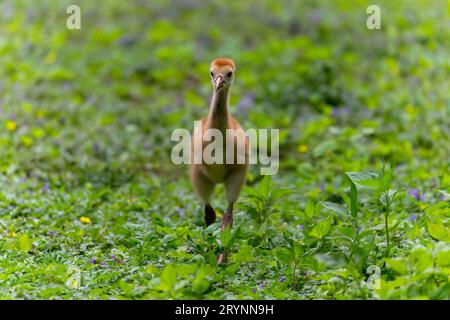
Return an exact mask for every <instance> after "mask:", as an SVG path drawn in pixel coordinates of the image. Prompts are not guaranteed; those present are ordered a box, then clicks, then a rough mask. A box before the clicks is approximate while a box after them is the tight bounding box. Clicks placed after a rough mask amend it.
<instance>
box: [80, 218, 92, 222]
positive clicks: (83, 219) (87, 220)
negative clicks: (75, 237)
mask: <svg viewBox="0 0 450 320" xmlns="http://www.w3.org/2000/svg"><path fill="white" fill-rule="evenodd" d="M80 221H81V222H84V223H91V222H92V221H91V219H90V218H89V217H81V218H80Z"/></svg>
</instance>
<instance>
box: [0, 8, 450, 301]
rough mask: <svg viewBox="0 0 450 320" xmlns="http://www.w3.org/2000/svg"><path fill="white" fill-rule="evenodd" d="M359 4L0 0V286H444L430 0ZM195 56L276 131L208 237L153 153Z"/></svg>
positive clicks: (73, 290) (179, 289)
mask: <svg viewBox="0 0 450 320" xmlns="http://www.w3.org/2000/svg"><path fill="white" fill-rule="evenodd" d="M72 3H76V4H78V5H80V7H81V11H82V29H81V30H68V29H67V28H66V18H67V16H68V15H67V14H66V12H65V11H66V7H67V6H68V5H69V4H72ZM370 4H372V3H371V2H369V1H344V0H342V1H321V2H316V1H288V0H286V1H280V0H264V1H262V0H261V1H257V2H256V1H199V0H183V1H181V0H180V1H174V2H173V4H172V5H169V4H168V3H167V1H162V0H151V1H150V0H149V1H119V0H117V1H113V0H110V1H87V0H85V1H72V0H71V1H65V0H63V1H45V0H40V1H32V0H29V1H24V0H4V1H2V2H1V3H0V12H1V13H0V16H1V18H0V65H1V68H0V150H1V153H0V298H2V299H42V298H51V299H111V298H114V299H154V298H164V299H165V298H173V299H179V298H192V299H314V298H320V299H372V298H375V299H449V298H450V284H449V280H450V245H449V243H450V230H449V225H450V205H449V200H450V195H449V192H450V173H449V164H450V163H449V154H450V144H449V124H450V123H449V119H450V118H449V116H450V96H449V88H450V77H449V74H450V56H449V48H450V35H449V28H448V26H449V18H448V17H449V14H450V5H449V2H446V1H435V2H432V4H430V2H428V1H424V0H419V1H414V2H410V1H384V0H383V1H377V4H378V5H379V6H380V8H381V15H382V16H381V18H382V29H381V30H368V29H367V28H366V19H367V17H368V15H367V14H366V8H367V6H368V5H370ZM217 56H228V57H231V58H233V59H234V60H235V61H236V63H237V73H236V81H235V85H234V87H233V91H232V98H231V103H232V106H233V107H232V113H233V114H234V115H235V116H236V118H237V119H238V120H239V121H240V122H241V123H242V125H243V126H244V127H245V128H279V129H280V170H279V173H278V174H277V175H275V176H273V177H262V176H260V175H259V168H258V166H252V168H251V172H250V174H249V178H248V183H247V185H246V186H245V189H244V190H243V193H242V195H241V198H240V201H239V202H238V203H237V205H236V213H235V218H234V227H233V229H232V230H231V232H225V233H221V232H220V231H219V223H216V224H213V225H211V226H210V227H208V228H205V227H204V226H203V214H202V208H201V207H200V203H199V202H198V201H197V199H196V197H195V196H194V194H193V192H192V188H191V186H190V183H189V180H188V175H187V167H186V166H175V165H174V164H172V163H171V161H170V152H171V148H172V147H173V145H174V143H173V142H171V141H170V134H171V132H172V130H173V129H175V128H188V129H190V130H191V129H192V127H193V121H194V120H196V119H199V118H201V117H203V116H204V115H205V114H206V113H207V108H208V105H209V98H210V93H211V84H210V83H209V70H208V68H209V62H210V61H211V60H212V59H213V58H215V57H217ZM223 193H224V192H223V188H222V187H221V188H219V189H218V190H217V194H218V195H219V194H220V196H219V197H218V200H217V202H215V203H213V204H214V206H215V207H216V208H218V210H219V214H221V213H223V212H224V210H225V206H226V201H225V199H224V196H223ZM218 222H219V220H218ZM223 251H226V252H229V253H230V259H229V261H228V263H226V264H221V265H217V263H216V257H217V254H218V253H219V252H223Z"/></svg>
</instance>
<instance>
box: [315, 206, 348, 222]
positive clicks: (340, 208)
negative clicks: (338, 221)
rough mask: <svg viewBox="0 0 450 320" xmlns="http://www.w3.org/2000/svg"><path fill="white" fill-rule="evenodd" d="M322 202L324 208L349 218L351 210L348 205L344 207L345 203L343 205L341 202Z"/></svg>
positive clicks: (346, 218)
mask: <svg viewBox="0 0 450 320" xmlns="http://www.w3.org/2000/svg"><path fill="white" fill-rule="evenodd" d="M321 204H322V206H323V207H324V208H326V209H329V210H331V211H333V212H334V213H336V214H337V215H339V216H340V217H341V218H343V219H344V220H348V218H349V212H348V209H347V208H346V207H344V206H343V205H341V204H339V203H334V202H328V201H323V202H321Z"/></svg>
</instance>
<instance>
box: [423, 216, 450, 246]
mask: <svg viewBox="0 0 450 320" xmlns="http://www.w3.org/2000/svg"><path fill="white" fill-rule="evenodd" d="M427 224H428V232H429V234H430V235H431V236H432V237H433V238H435V239H437V240H441V241H446V242H450V232H449V228H448V227H446V226H444V225H443V224H440V223H434V222H431V221H428V223H427Z"/></svg>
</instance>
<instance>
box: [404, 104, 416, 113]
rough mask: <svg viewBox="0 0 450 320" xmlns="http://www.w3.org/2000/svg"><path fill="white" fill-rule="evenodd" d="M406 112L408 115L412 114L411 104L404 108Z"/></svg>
mask: <svg viewBox="0 0 450 320" xmlns="http://www.w3.org/2000/svg"><path fill="white" fill-rule="evenodd" d="M406 112H408V113H413V112H414V107H413V105H412V104H408V105H407V106H406Z"/></svg>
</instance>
